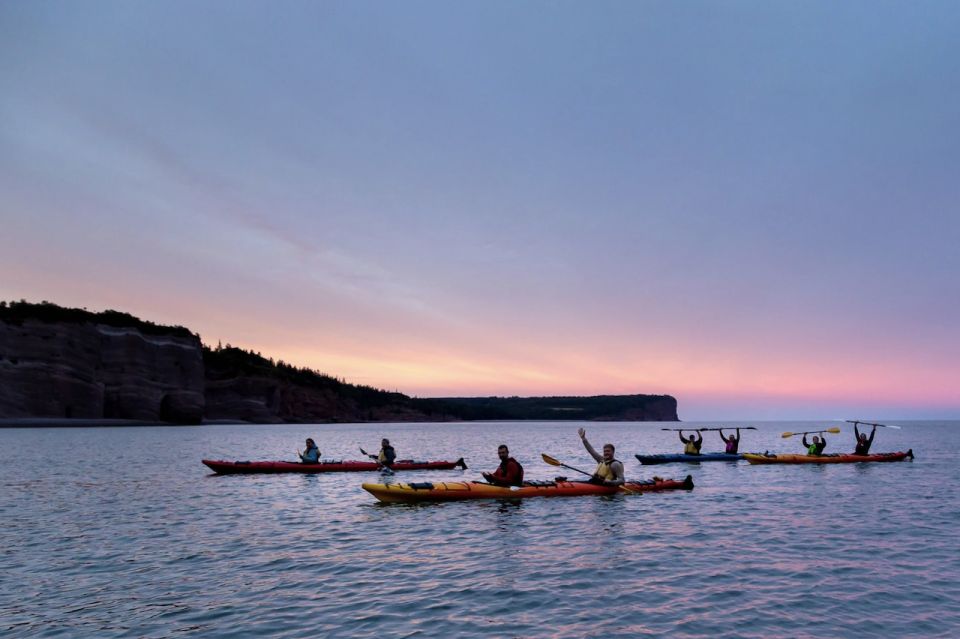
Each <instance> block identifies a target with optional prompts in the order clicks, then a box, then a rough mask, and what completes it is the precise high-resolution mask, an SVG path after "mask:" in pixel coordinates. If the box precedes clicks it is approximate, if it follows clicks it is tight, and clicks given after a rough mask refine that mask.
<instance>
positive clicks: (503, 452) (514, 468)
mask: <svg viewBox="0 0 960 639" xmlns="http://www.w3.org/2000/svg"><path fill="white" fill-rule="evenodd" d="M497 455H498V456H499V457H500V466H499V467H498V468H497V469H496V470H495V471H493V472H492V473H483V478H484V479H486V480H487V481H488V482H489V483H491V484H493V485H494V486H522V485H523V466H521V465H520V462H518V461H517V460H516V459H514V458H513V457H511V456H510V449H509V448H507V445H506V444H500V445H499V446H498V447H497Z"/></svg>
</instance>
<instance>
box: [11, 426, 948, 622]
mask: <svg viewBox="0 0 960 639" xmlns="http://www.w3.org/2000/svg"><path fill="white" fill-rule="evenodd" d="M659 426H660V425H659V424H591V425H589V429H590V435H591V438H594V437H595V438H596V440H597V441H612V442H614V443H616V444H617V446H618V449H619V450H624V451H626V452H628V453H630V454H632V453H634V452H671V451H676V450H677V448H678V445H677V442H676V441H675V437H674V436H673V434H672V433H669V434H668V433H662V432H660V431H659ZM804 426H805V425H802V424H801V425H798V424H769V425H760V430H759V431H756V432H753V431H750V432H748V433H744V435H745V437H744V444H743V446H744V449H745V450H747V449H751V450H756V449H764V448H768V449H770V450H777V451H791V452H792V451H794V448H795V443H792V442H790V441H788V440H783V439H781V438H780V437H779V434H780V433H781V432H782V431H785V430H791V431H799V430H807V429H808V428H804ZM576 427H577V424H542V425H528V424H524V425H522V426H521V425H517V424H502V423H498V424H445V425H444V424H441V425H417V424H387V425H384V424H380V425H377V424H367V425H350V426H344V425H336V426H267V427H254V426H216V427H202V428H134V429H78V430H64V429H46V430H0V468H2V469H3V471H2V473H3V474H2V475H0V517H2V521H3V522H4V524H3V526H2V527H0V554H2V559H3V565H4V571H3V573H2V575H3V577H2V580H0V632H2V633H3V635H4V637H7V636H10V637H38V636H40V637H42V636H51V637H52V636H65V637H72V636H97V637H99V636H129V637H143V636H157V637H160V636H163V637H166V636H174V635H188V636H189V635H196V636H200V635H202V636H204V637H232V636H235V637H250V636H284V637H316V636H318V635H319V636H351V637H378V638H380V637H393V636H399V637H412V636H416V637H441V636H443V637H448V636H479V637H510V636H522V637H540V636H543V637H593V636H600V635H603V636H608V637H636V636H651V637H660V636H664V637H681V638H682V637H702V636H711V637H770V636H790V637H868V636H883V637H921V636H922V637H955V636H960V604H958V601H960V552H958V550H960V548H958V542H957V535H956V531H957V528H958V523H960V498H958V496H957V494H958V491H957V488H958V475H960V470H958V469H960V466H958V465H957V463H956V457H955V455H954V454H953V453H951V452H947V451H953V450H956V449H957V448H958V444H960V441H958V440H960V424H952V425H947V424H931V423H928V424H915V425H912V426H909V427H908V428H905V429H904V430H902V431H895V432H884V433H882V436H883V437H882V438H881V434H878V437H877V442H876V443H875V444H874V447H875V448H876V449H877V450H896V449H901V448H906V447H909V446H912V447H913V448H914V450H915V452H916V453H917V460H916V461H914V462H907V463H896V464H875V465H834V466H820V467H809V466H801V467H788V466H761V467H750V466H748V465H746V464H745V463H740V464H731V463H712V464H711V463H703V464H694V465H676V464H674V465H667V466H657V467H654V468H650V467H643V466H640V465H639V464H631V463H629V462H627V463H626V467H627V474H628V476H629V477H631V478H638V479H639V478H648V477H650V476H652V475H654V474H656V475H660V476H665V477H675V478H682V477H683V476H684V475H686V474H687V473H688V472H689V473H691V474H693V476H694V481H695V483H696V486H697V487H696V488H695V489H694V490H693V491H692V492H689V493H688V492H686V491H677V492H675V493H673V492H671V493H661V494H645V495H614V496H606V497H585V498H571V499H535V500H526V501H517V502H509V501H505V502H498V501H489V502H484V501H480V502H461V503H441V504H418V505H402V504H400V505H381V504H379V503H377V502H376V501H375V500H374V499H373V498H372V497H371V496H370V495H368V494H367V493H366V492H364V491H363V490H361V489H360V488H359V485H360V483H361V482H363V481H381V482H390V481H430V480H446V479H449V480H464V479H468V480H469V479H476V478H479V474H480V472H481V471H483V470H492V469H493V468H495V467H496V465H497V464H498V463H499V460H498V459H497V456H496V446H497V444H499V443H501V442H503V441H506V442H508V443H509V445H510V448H511V452H512V453H513V454H514V455H515V456H516V457H517V458H518V460H519V461H520V462H521V463H522V464H523V465H524V467H525V469H526V471H527V474H528V476H529V477H530V478H531V479H551V478H552V477H553V476H554V475H556V472H555V471H556V469H555V468H553V467H550V466H547V465H546V464H544V463H542V462H541V461H540V459H539V454H540V452H544V451H549V452H550V454H552V455H554V456H556V457H558V458H559V459H561V460H563V461H565V462H567V463H570V464H572V465H577V464H584V465H588V464H589V459H588V457H587V455H586V453H585V452H584V451H583V449H582V447H581V446H580V443H579V438H578V437H577V436H576ZM381 435H386V436H389V437H390V439H391V441H392V442H393V443H394V445H396V446H397V448H398V452H400V454H401V456H402V455H411V456H416V457H420V458H424V457H432V458H450V459H456V458H457V457H459V456H460V455H465V456H466V458H467V462H468V464H469V465H470V470H467V471H459V470H455V471H443V472H416V473H407V474H402V473H398V474H397V475H396V476H389V475H381V474H378V473H368V474H338V475H332V474H331V475H276V476H225V477H220V476H211V475H210V474H209V473H208V471H207V469H205V468H204V467H203V466H201V465H200V463H199V460H200V458H201V457H208V456H209V457H222V458H226V459H249V458H251V457H254V458H256V457H261V458H285V457H286V458H289V457H290V454H289V453H285V452H284V451H289V450H290V449H291V446H293V447H295V446H296V444H297V443H300V442H302V441H303V439H304V438H305V437H306V436H312V437H314V438H315V439H317V441H318V443H320V447H321V449H322V450H324V452H325V453H326V454H328V455H329V456H330V457H341V458H347V459H349V458H352V457H356V454H355V453H352V451H355V450H356V448H357V442H364V441H371V440H373V441H376V439H377V438H379V437H380V436H381ZM843 437H844V435H841V436H838V437H837V438H835V439H834V440H832V441H833V443H835V447H836V448H837V449H840V448H842V447H843V446H844V445H845V444H846V443H849V442H846V441H845V440H843V439H842V438H843ZM847 437H848V439H850V441H851V442H852V435H847ZM708 443H709V442H708ZM54 448H58V449H62V450H68V451H71V458H70V459H69V460H67V462H66V463H62V464H50V463H49V458H48V455H47V451H49V450H51V449H54ZM811 611H814V613H813V614H811Z"/></svg>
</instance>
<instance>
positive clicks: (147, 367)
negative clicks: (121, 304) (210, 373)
mask: <svg viewBox="0 0 960 639" xmlns="http://www.w3.org/2000/svg"><path fill="white" fill-rule="evenodd" d="M204 408H205V400H204V374H203V358H202V355H201V350H200V338H199V337H197V336H195V335H193V336H189V337H187V336H184V335H175V334H171V335H163V334H146V335H145V334H144V333H142V332H141V331H140V330H139V329H137V328H119V327H113V326H107V325H102V324H93V323H77V324H73V323H50V322H42V321H37V320H31V319H26V320H23V321H20V322H5V321H0V417H12V418H16V417H67V418H86V419H103V418H107V419H137V420H149V421H168V422H178V423H199V422H200V421H201V420H202V419H203V413H204Z"/></svg>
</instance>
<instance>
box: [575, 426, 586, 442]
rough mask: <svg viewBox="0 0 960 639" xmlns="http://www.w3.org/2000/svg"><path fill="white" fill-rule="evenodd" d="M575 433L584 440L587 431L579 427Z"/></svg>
mask: <svg viewBox="0 0 960 639" xmlns="http://www.w3.org/2000/svg"><path fill="white" fill-rule="evenodd" d="M577 434H578V435H580V439H584V440H585V439H586V438H587V431H585V430H584V429H582V428H580V429H578V430H577Z"/></svg>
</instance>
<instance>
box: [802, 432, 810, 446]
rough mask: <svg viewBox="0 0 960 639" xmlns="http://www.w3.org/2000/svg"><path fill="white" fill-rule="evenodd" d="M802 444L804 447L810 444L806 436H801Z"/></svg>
mask: <svg viewBox="0 0 960 639" xmlns="http://www.w3.org/2000/svg"><path fill="white" fill-rule="evenodd" d="M803 446H804V448H810V444H808V443H807V436H806V435H804V436H803Z"/></svg>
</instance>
